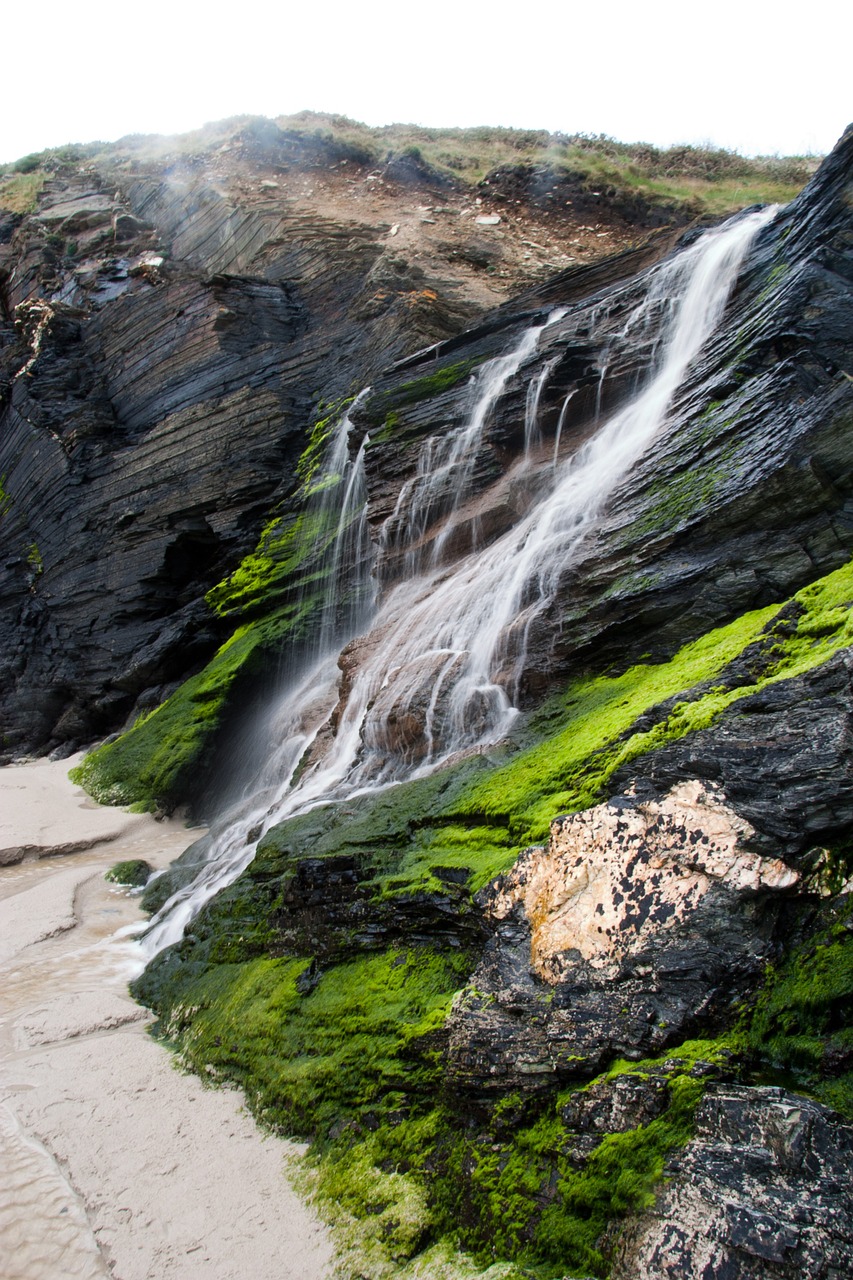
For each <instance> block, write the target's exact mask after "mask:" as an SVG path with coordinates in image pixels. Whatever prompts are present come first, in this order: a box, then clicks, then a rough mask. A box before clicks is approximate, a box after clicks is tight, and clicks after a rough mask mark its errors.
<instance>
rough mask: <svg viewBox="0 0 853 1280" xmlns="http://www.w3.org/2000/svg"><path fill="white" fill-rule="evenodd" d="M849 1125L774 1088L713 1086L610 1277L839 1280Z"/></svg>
mask: <svg viewBox="0 0 853 1280" xmlns="http://www.w3.org/2000/svg"><path fill="white" fill-rule="evenodd" d="M851 1164H853V1129H851V1128H850V1126H849V1125H845V1124H842V1123H840V1120H839V1117H838V1116H837V1115H835V1114H834V1113H833V1112H831V1111H828V1110H827V1109H826V1108H825V1107H822V1106H820V1105H819V1104H817V1103H815V1102H810V1101H809V1100H808V1099H806V1098H802V1097H798V1096H795V1095H793V1094H790V1093H787V1092H786V1091H785V1090H783V1089H777V1088H758V1089H745V1088H742V1087H738V1086H736V1085H712V1086H711V1087H710V1088H709V1089H708V1091H707V1093H706V1095H705V1097H704V1099H703V1101H702V1103H701V1104H700V1106H699V1110H698V1113H697V1117H696V1135H695V1137H694V1138H693V1140H692V1141H691V1142H690V1143H688V1145H687V1146H686V1147H685V1148H684V1149H683V1150H682V1151H681V1152H679V1154H678V1156H677V1157H675V1158H673V1159H672V1160H670V1162H669V1164H668V1166H667V1170H666V1178H667V1181H666V1183H665V1184H664V1188H663V1190H662V1191H661V1192H660V1194H659V1196H658V1199H657V1203H656V1204H655V1207H654V1209H653V1210H652V1211H651V1212H650V1213H648V1214H645V1215H643V1216H642V1217H641V1218H640V1219H639V1220H638V1221H637V1222H636V1223H634V1224H632V1225H631V1226H629V1227H628V1228H627V1230H626V1231H625V1233H624V1235H623V1236H622V1239H621V1241H620V1244H619V1249H618V1254H617V1262H616V1265H615V1267H614V1270H613V1272H612V1276H613V1280H637V1277H639V1276H643V1277H644V1278H647V1280H664V1277H667V1278H669V1277H674V1276H691V1277H694V1276H695V1277H697V1280H698V1278H699V1277H701V1278H702V1280H711V1277H713V1280H779V1278H780V1277H783V1276H808V1277H810V1280H811V1278H812V1277H813V1278H814V1280H842V1277H847V1276H849V1275H850V1274H851V1256H853V1195H852V1194H851V1186H850V1169H851Z"/></svg>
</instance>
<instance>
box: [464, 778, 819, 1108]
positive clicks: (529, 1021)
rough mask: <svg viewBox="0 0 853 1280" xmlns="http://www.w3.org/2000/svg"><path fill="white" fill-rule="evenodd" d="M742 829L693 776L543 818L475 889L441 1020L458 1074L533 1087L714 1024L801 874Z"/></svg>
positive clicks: (650, 1050) (765, 953) (760, 957)
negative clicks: (456, 993) (461, 981)
mask: <svg viewBox="0 0 853 1280" xmlns="http://www.w3.org/2000/svg"><path fill="white" fill-rule="evenodd" d="M753 835H754V832H753V830H752V828H751V827H750V826H749V824H748V823H746V822H744V820H743V819H742V818H740V817H739V816H738V815H737V813H735V811H734V810H733V809H732V808H731V806H730V805H729V804H728V803H727V802H726V798H725V796H724V795H723V793H722V792H720V791H719V790H716V789H712V788H709V787H707V786H702V785H700V784H699V783H697V782H692V781H690V782H682V783H680V784H679V785H677V786H676V787H674V788H673V790H672V791H671V792H670V793H669V794H668V795H666V796H665V797H663V798H662V799H661V800H660V801H646V802H642V801H640V800H638V799H637V798H636V797H632V796H628V795H626V796H621V797H619V798H618V799H614V800H611V801H609V802H608V803H607V804H604V805H599V806H597V807H596V808H594V809H588V810H585V811H584V812H582V813H578V814H574V815H572V816H570V817H566V818H558V819H556V820H555V821H554V823H553V824H552V827H551V840H550V844H549V845H548V846H547V847H545V848H534V849H529V850H527V852H526V853H524V854H522V856H521V858H519V860H518V862H517V863H516V864H515V866H514V867H513V869H512V870H511V871H510V872H508V873H507V874H506V875H505V876H503V877H501V878H500V879H498V880H497V881H496V882H495V883H494V884H493V885H492V886H491V887H490V888H489V889H488V890H485V891H483V893H482V894H481V895H480V898H479V902H480V905H481V909H482V910H483V912H484V913H485V916H486V918H487V920H488V921H489V922H490V924H491V928H492V931H493V932H492V937H491V939H490V941H489V942H488V943H487V946H486V950H485V953H484V956H483V960H482V961H481V963H480V965H479V966H478V968H477V969H476V970H475V971H474V974H473V976H472V979H471V983H470V985H469V987H468V988H466V990H465V991H464V992H463V993H462V996H461V997H460V998H459V999H458V1000H457V1002H456V1004H455V1006H454V1011H453V1014H452V1015H451V1017H450V1019H449V1022H448V1030H449V1036H450V1042H449V1062H450V1070H451V1072H452V1074H453V1076H454V1078H455V1079H456V1080H457V1082H458V1083H459V1084H461V1085H463V1086H466V1087H470V1088H473V1089H475V1090H482V1089H490V1088H491V1089H499V1090H502V1091H503V1090H506V1089H508V1088H512V1087H516V1088H517V1087H519V1086H520V1087H522V1088H543V1087H546V1086H548V1085H551V1084H553V1082H554V1080H555V1079H566V1078H571V1077H573V1076H588V1075H589V1074H591V1073H592V1072H594V1071H595V1070H598V1069H600V1068H601V1067H602V1066H603V1065H605V1064H606V1063H607V1062H609V1061H611V1060H612V1059H613V1058H614V1057H618V1056H627V1057H641V1056H649V1055H651V1054H655V1053H660V1052H661V1051H662V1050H663V1049H665V1048H666V1047H667V1046H668V1045H671V1044H678V1043H680V1042H681V1041H682V1040H684V1039H685V1038H686V1037H688V1036H690V1035H691V1034H692V1033H693V1032H694V1031H695V1030H696V1028H697V1027H699V1026H700V1025H701V1026H705V1027H706V1028H707V1027H714V1026H715V1025H717V1026H719V1025H722V1024H723V1023H724V1021H725V1019H726V1017H727V1014H728V1010H729V1008H730V1006H731V1002H732V1001H733V1000H736V999H737V998H738V996H739V995H743V994H744V993H745V992H746V991H747V990H748V989H749V986H750V985H751V984H752V983H754V981H755V979H756V977H757V976H758V975H759V974H760V972H761V970H762V968H763V966H764V964H765V963H766V961H767V959H768V958H769V957H770V956H771V955H772V954H773V938H774V925H775V922H776V918H777V914H778V900H779V897H780V895H784V894H786V893H790V892H792V891H794V890H795V889H796V888H797V886H798V882H799V880H800V876H799V874H798V872H797V871H796V870H795V869H794V868H793V867H792V866H789V865H788V864H786V863H785V862H783V861H782V860H781V859H778V858H775V859H769V858H764V857H761V856H760V855H759V854H756V853H752V852H750V848H749V846H750V843H751V840H752V837H753Z"/></svg>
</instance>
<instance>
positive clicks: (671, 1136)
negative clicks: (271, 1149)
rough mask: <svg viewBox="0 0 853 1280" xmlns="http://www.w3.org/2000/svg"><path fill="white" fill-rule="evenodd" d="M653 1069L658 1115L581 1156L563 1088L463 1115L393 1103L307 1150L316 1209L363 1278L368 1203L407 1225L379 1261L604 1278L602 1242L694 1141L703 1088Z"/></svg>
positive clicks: (373, 1243) (679, 1073)
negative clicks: (355, 1256)
mask: <svg viewBox="0 0 853 1280" xmlns="http://www.w3.org/2000/svg"><path fill="white" fill-rule="evenodd" d="M654 1066H655V1067H656V1068H657V1073H658V1075H660V1076H662V1077H663V1078H664V1079H665V1090H666V1106H665V1108H664V1110H663V1112H662V1114H661V1115H660V1116H659V1117H657V1118H655V1119H654V1120H652V1121H651V1122H650V1123H649V1124H647V1125H639V1126H637V1127H636V1128H634V1129H629V1130H627V1131H625V1132H623V1133H613V1134H608V1135H605V1136H604V1137H603V1140H602V1141H601V1143H600V1145H599V1146H598V1147H597V1148H596V1149H595V1150H593V1151H592V1152H591V1154H590V1155H589V1158H588V1159H587V1160H586V1161H585V1162H584V1161H578V1160H577V1158H576V1156H575V1153H574V1145H575V1144H574V1141H573V1138H572V1134H571V1132H570V1131H569V1130H568V1129H567V1128H566V1125H565V1123H564V1122H563V1119H562V1116H561V1112H562V1109H563V1108H564V1106H565V1104H566V1103H567V1102H568V1101H569V1100H570V1098H571V1092H570V1091H564V1092H562V1093H557V1094H556V1095H552V1096H551V1097H550V1098H549V1099H547V1100H546V1101H544V1103H543V1101H542V1100H541V1099H540V1100H536V1099H526V1100H525V1099H522V1098H521V1097H520V1096H519V1095H510V1096H509V1097H505V1098H502V1099H501V1100H499V1101H498V1102H496V1103H491V1104H486V1105H485V1106H482V1105H481V1106H480V1108H479V1109H478V1110H475V1111H474V1112H467V1111H465V1110H464V1109H463V1110H459V1109H458V1104H457V1103H454V1102H453V1101H452V1100H448V1101H447V1102H441V1101H439V1103H438V1105H437V1106H433V1107H432V1108H430V1109H426V1110H417V1109H414V1108H410V1109H409V1110H408V1111H406V1110H401V1109H400V1107H399V1100H398V1099H394V1100H393V1101H395V1102H397V1103H398V1105H397V1108H396V1110H394V1109H392V1111H391V1112H390V1114H389V1116H388V1117H386V1119H385V1123H382V1122H379V1123H376V1124H374V1125H373V1126H372V1128H371V1129H370V1130H368V1131H362V1132H360V1133H358V1134H357V1135H355V1134H353V1133H352V1132H351V1131H350V1132H347V1133H345V1134H343V1135H341V1136H339V1137H337V1138H335V1139H334V1140H333V1141H332V1142H331V1144H330V1145H328V1146H326V1147H324V1148H323V1149H322V1156H321V1157H318V1155H317V1153H316V1152H315V1155H314V1157H313V1160H314V1164H315V1166H317V1172H316V1175H315V1188H316V1191H317V1193H318V1196H319V1199H320V1202H321V1205H322V1207H323V1209H324V1211H327V1212H328V1213H329V1214H330V1216H331V1217H332V1219H333V1220H338V1221H339V1220H340V1217H341V1216H342V1215H341V1208H343V1209H344V1211H345V1218H346V1221H345V1226H346V1238H347V1243H348V1244H349V1245H350V1247H351V1248H354V1249H355V1250H360V1251H361V1254H362V1261H363V1259H364V1256H365V1255H366V1256H367V1258H368V1259H370V1261H371V1263H372V1266H371V1268H370V1269H369V1271H368V1272H367V1274H371V1275H373V1274H379V1275H382V1274H384V1271H383V1270H382V1268H381V1266H380V1267H377V1265H376V1263H377V1258H378V1259H380V1260H381V1256H382V1252H383V1250H382V1248H381V1246H382V1244H383V1243H384V1242H383V1241H381V1240H379V1239H377V1226H378V1225H379V1224H377V1222H376V1221H375V1218H374V1215H375V1213H376V1211H377V1209H379V1210H380V1213H381V1215H382V1216H383V1217H384V1218H385V1220H386V1221H387V1218H388V1217H391V1218H392V1219H393V1218H394V1217H395V1216H397V1215H399V1217H400V1218H401V1219H402V1220H403V1221H405V1223H406V1228H407V1230H406V1233H405V1235H403V1236H400V1235H396V1236H394V1237H393V1238H392V1246H391V1249H390V1250H387V1251H386V1253H385V1256H386V1259H387V1258H388V1253H389V1252H390V1256H391V1259H392V1260H393V1261H395V1262H396V1263H397V1265H399V1264H400V1263H401V1262H402V1261H404V1260H405V1259H406V1258H411V1257H412V1255H413V1254H414V1253H415V1252H420V1251H421V1250H423V1249H425V1248H426V1247H428V1246H432V1247H433V1248H442V1247H443V1250H444V1251H445V1256H447V1255H448V1254H449V1252H450V1250H459V1251H461V1255H460V1254H457V1255H456V1256H457V1258H460V1260H462V1261H463V1262H464V1263H465V1264H467V1265H471V1264H472V1263H473V1264H474V1265H476V1266H478V1267H480V1268H488V1267H489V1266H491V1265H495V1264H496V1263H500V1262H501V1261H503V1264H504V1265H506V1264H507V1262H509V1261H511V1263H512V1264H515V1265H518V1266H520V1267H521V1268H523V1273H524V1274H527V1275H529V1274H533V1275H538V1276H542V1277H546V1276H560V1277H562V1276H564V1275H565V1274H566V1272H567V1271H568V1272H570V1273H571V1274H582V1275H586V1276H589V1275H595V1276H604V1275H606V1274H607V1269H608V1259H607V1257H606V1255H605V1253H604V1252H602V1249H601V1247H600V1243H599V1242H600V1240H601V1237H602V1236H603V1234H604V1232H605V1231H606V1229H607V1228H608V1227H609V1226H611V1224H612V1223H613V1222H614V1221H618V1219H620V1218H622V1217H624V1216H626V1215H627V1214H629V1213H632V1212H634V1211H636V1210H638V1209H642V1208H645V1207H647V1206H648V1205H650V1204H651V1203H652V1201H653V1199H654V1194H655V1188H656V1187H657V1186H658V1184H659V1182H660V1180H661V1177H662V1175H663V1169H664V1164H665V1161H666V1159H667V1157H668V1156H669V1155H670V1153H671V1152H672V1151H673V1150H675V1149H677V1148H678V1147H680V1146H683V1145H684V1143H685V1142H687V1141H689V1139H690V1137H691V1136H692V1132H693V1115H694V1112H695V1109H696V1106H697V1104H698V1102H699V1100H700V1098H701V1096H702V1093H703V1091H704V1083H703V1081H701V1080H699V1079H696V1078H694V1077H693V1076H691V1075H690V1074H689V1072H688V1071H687V1070H685V1069H684V1068H683V1067H682V1066H681V1065H680V1064H675V1063H672V1062H669V1061H667V1063H666V1064H664V1063H663V1062H662V1061H658V1062H656V1063H655V1064H654ZM603 1079H604V1077H599V1079H598V1080H597V1081H595V1082H594V1083H599V1082H601V1081H602V1080H603ZM537 1112H538V1114H537ZM401 1200H402V1201H403V1204H404V1205H405V1209H404V1210H403V1211H402V1212H401ZM406 1210H407V1211H406ZM407 1248H408V1253H407V1252H406V1249H407ZM403 1274H405V1273H403Z"/></svg>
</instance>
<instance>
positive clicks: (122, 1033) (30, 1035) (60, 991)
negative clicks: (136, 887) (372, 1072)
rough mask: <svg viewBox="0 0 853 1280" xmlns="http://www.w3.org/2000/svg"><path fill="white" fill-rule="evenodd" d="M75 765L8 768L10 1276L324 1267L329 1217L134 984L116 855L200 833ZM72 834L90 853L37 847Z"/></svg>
mask: <svg viewBox="0 0 853 1280" xmlns="http://www.w3.org/2000/svg"><path fill="white" fill-rule="evenodd" d="M68 767H69V762H67V761H64V762H60V763H59V764H56V763H54V764H50V763H47V762H36V763H33V764H27V765H21V766H10V767H9V768H6V769H0V849H12V848H20V847H26V848H27V849H28V850H29V854H28V856H29V858H30V859H32V858H33V857H34V856H36V855H37V856H39V858H40V860H38V861H33V860H28V861H25V862H22V863H20V864H18V865H12V866H0V964H2V979H0V1260H2V1264H0V1271H2V1275H3V1280H60V1278H61V1280H90V1278H92V1280H94V1278H96V1277H105V1276H114V1277H117V1278H118V1280H202V1277H203V1278H204V1280H321V1277H325V1276H328V1275H329V1274H330V1272H331V1262H332V1249H331V1245H330V1242H329V1239H328V1236H327V1233H326V1232H325V1229H324V1228H323V1227H322V1225H321V1224H320V1223H319V1222H318V1220H317V1219H316V1217H315V1215H314V1214H313V1213H312V1212H311V1210H310V1209H309V1208H307V1207H306V1206H305V1205H304V1204H303V1203H302V1202H301V1200H300V1199H299V1198H298V1197H297V1196H296V1194H295V1192H294V1191H293V1190H292V1189H291V1187H290V1186H289V1184H288V1182H287V1180H286V1177H285V1174H284V1162H285V1160H286V1158H287V1156H288V1155H289V1154H292V1153H294V1152H296V1151H297V1150H298V1148H297V1147H295V1146H293V1145H292V1144H287V1143H283V1142H281V1141H278V1140H276V1139H273V1138H269V1137H265V1136H264V1135H262V1134H261V1133H260V1132H259V1130H258V1129H257V1128H256V1126H255V1124H254V1122H253V1121H252V1120H251V1118H250V1117H249V1116H248V1115H246V1113H245V1112H244V1111H243V1109H242V1105H241V1097H240V1095H239V1094H237V1093H235V1092H231V1091H222V1090H212V1089H205V1088H203V1087H202V1084H201V1082H200V1081H199V1080H198V1079H197V1078H196V1077H194V1076H187V1075H183V1074H181V1073H180V1072H178V1071H176V1070H175V1069H174V1067H173V1065H172V1060H171V1057H170V1055H169V1053H168V1051H167V1050H165V1049H164V1048H163V1047H162V1046H160V1045H159V1044H157V1043H156V1041H154V1040H152V1039H151V1037H150V1036H149V1035H148V1034H147V1032H146V1026H147V1025H148V1023H149V1021H150V1016H149V1015H148V1014H147V1012H146V1011H145V1010H144V1009H142V1008H140V1007H139V1006H138V1005H136V1004H135V1003H134V1002H133V1001H132V1000H131V999H130V997H129V996H128V994H127V990H126V983H127V979H128V977H129V976H130V975H131V974H132V973H134V972H136V971H137V969H138V967H139V966H138V960H137V957H136V955H135V949H134V948H133V947H132V945H129V944H127V943H126V942H122V941H121V940H116V939H115V937H114V935H115V933H116V932H117V931H118V930H120V929H122V928H123V927H124V926H127V925H131V924H134V923H137V922H138V921H139V920H140V919H141V913H140V911H139V909H138V906H137V902H138V897H137V896H136V895H133V894H131V893H129V892H128V891H126V890H123V889H119V888H117V887H116V886H112V885H109V884H108V883H107V882H106V881H105V880H104V878H103V873H104V871H105V870H107V869H108V868H109V867H111V866H112V865H113V864H114V863H115V862H118V861H123V860H125V859H127V858H137V857H142V858H147V860H148V861H149V862H151V863H152V864H153V865H155V866H158V867H161V866H165V865H167V864H168V863H169V862H170V861H171V860H172V859H173V858H174V857H176V856H177V854H178V853H180V852H181V851H182V849H183V848H184V847H185V846H186V845H187V844H189V843H190V842H191V841H192V840H193V839H194V838H196V837H197V835H198V834H199V833H198V831H194V832H189V831H187V830H186V829H185V828H184V827H183V826H182V825H181V824H180V823H177V822H170V823H158V822H155V821H154V820H153V819H152V818H150V817H147V816H140V815H128V814H123V813H121V812H120V811H115V810H104V809H101V808H100V807H99V806H94V805H93V804H92V802H91V801H90V800H89V799H88V798H87V797H85V795H84V794H83V793H82V792H81V791H80V790H79V789H78V788H75V787H73V786H72V785H71V783H70V782H68V780H67V776H66V775H67V769H68ZM70 845H76V847H77V848H78V849H81V848H82V850H83V851H82V852H74V853H66V854H65V855H64V856H61V857H56V856H53V857H51V856H44V855H45V854H47V853H48V851H49V850H50V849H51V848H56V847H62V848H68V847H69V846H70Z"/></svg>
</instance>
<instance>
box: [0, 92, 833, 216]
mask: <svg viewBox="0 0 853 1280" xmlns="http://www.w3.org/2000/svg"><path fill="white" fill-rule="evenodd" d="M277 130H282V131H283V133H282V134H278V131H277ZM285 134H286V135H287V137H286V138H285V136H284V135H285ZM277 138H278V139H280V140H281V143H282V144H283V145H291V144H292V142H293V140H294V139H299V138H301V139H303V140H304V147H305V157H304V163H305V165H306V167H308V168H312V167H320V168H322V167H324V165H326V166H331V165H333V164H338V163H339V162H340V161H341V160H342V159H346V160H347V163H349V164H350V165H352V166H353V169H352V170H351V171H353V172H354V171H355V166H360V167H361V168H362V169H365V170H367V169H371V168H380V169H381V168H382V167H383V166H384V165H385V164H386V163H388V162H389V161H393V160H400V159H402V160H407V161H409V162H412V161H414V162H415V163H416V164H417V165H418V166H421V167H422V170H423V171H424V172H425V174H426V175H429V173H430V172H432V174H433V175H434V177H435V178H436V179H437V180H439V181H441V180H444V181H446V182H447V181H449V182H453V183H455V184H460V185H462V186H463V187H466V186H473V187H476V186H478V185H480V184H485V185H486V187H488V185H490V184H495V183H497V184H498V185H499V184H500V181H501V175H502V174H503V175H504V176H505V175H506V172H507V171H509V170H514V169H519V168H521V169H524V170H526V178H525V181H526V182H527V185H528V188H529V190H530V193H531V195H532V197H533V198H534V199H537V198H540V197H544V196H545V194H546V192H547V191H548V189H549V188H550V187H551V186H552V185H553V184H554V183H557V184H559V183H561V182H569V183H571V184H572V185H573V186H575V187H576V188H577V189H579V190H581V191H583V192H586V193H589V195H590V197H591V198H592V199H593V200H598V199H601V204H602V207H603V208H606V207H607V204H608V202H611V201H613V200H614V199H617V200H619V199H621V200H625V199H626V198H630V197H631V196H639V197H641V198H642V199H644V200H645V201H646V202H647V203H648V204H650V205H657V206H662V207H664V208H667V209H669V210H671V211H673V212H674V211H677V210H684V211H687V212H689V213H691V214H694V215H701V214H705V215H709V216H723V215H725V214H726V213H731V212H734V211H735V210H737V209H742V208H745V207H746V206H747V205H749V204H754V203H779V204H784V203H786V202H787V201H788V200H791V199H793V197H794V196H795V195H796V194H797V192H798V191H799V190H800V189H801V188H802V187H803V186H804V185H805V183H806V182H807V181H808V179H809V178H810V177H811V175H812V173H814V171H815V169H816V168H817V165H818V163H819V161H818V158H817V157H814V156H759V157H755V158H748V157H746V156H742V155H739V154H738V153H737V152H734V151H726V150H724V149H721V148H714V147H699V146H676V147H668V148H660V147H654V146H651V145H650V144H649V143H645V142H619V141H617V140H616V139H615V138H610V137H607V136H606V135H604V134H564V133H549V132H548V131H547V130H544V129H510V128H500V127H495V126H487V125H483V126H478V127H475V128H468V129H438V128H429V127H425V126H421V125H411V124H391V125H384V126H382V127H379V128H371V127H370V126H368V125H365V124H361V123H359V122H358V121H356V120H350V119H348V118H347V117H346V116H341V115H330V114H325V113H322V112H314V111H301V112H298V113H297V114H296V115H291V116H280V117H278V119H277V120H276V121H275V122H273V121H270V120H265V119H264V118H263V117H258V116H237V117H234V118H232V119H229V120H223V121H219V122H216V123H212V124H208V125H205V126H204V128H202V129H198V130H195V131H193V132H191V133H186V134H179V135H176V136H174V137H161V136H157V135H150V136H145V135H137V136H134V137H130V138H123V139H121V141H120V143H102V142H94V143H89V144H86V145H85V146H76V147H61V148H54V149H52V150H48V151H44V152H41V153H39V154H36V155H30V156H24V157H22V159H21V160H19V161H17V162H16V163H15V165H4V166H0V174H2V173H3V172H4V171H5V172H6V173H9V172H15V171H17V172H19V173H21V174H23V175H24V176H29V175H30V174H32V173H33V172H34V171H35V170H45V171H48V172H50V171H53V170H55V169H57V168H60V167H62V165H64V164H71V165H75V166H79V164H80V163H81V161H82V160H86V161H88V162H90V163H94V164H96V165H97V164H99V163H101V164H107V165H108V164H110V163H116V162H120V161H123V160H127V159H130V158H131V157H133V158H135V159H137V160H138V161H142V162H149V163H155V164H156V163H157V162H158V160H159V161H166V160H168V161H169V162H170V163H173V162H175V161H176V160H179V159H180V158H181V156H187V157H193V158H194V159H197V158H199V157H200V156H203V155H210V154H213V153H215V152H218V151H219V150H220V149H221V148H222V147H223V146H224V145H231V144H234V143H235V141H236V142H237V144H238V145H239V144H240V142H244V143H247V144H248V145H250V146H251V145H252V144H253V143H254V144H256V145H258V146H259V147H260V148H261V150H262V152H266V153H268V154H269V156H270V158H273V157H274V155H275V150H276V145H277ZM42 180H43V175H42ZM7 207H9V206H7ZM20 211H21V212H25V211H26V210H24V209H22V210H20Z"/></svg>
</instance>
